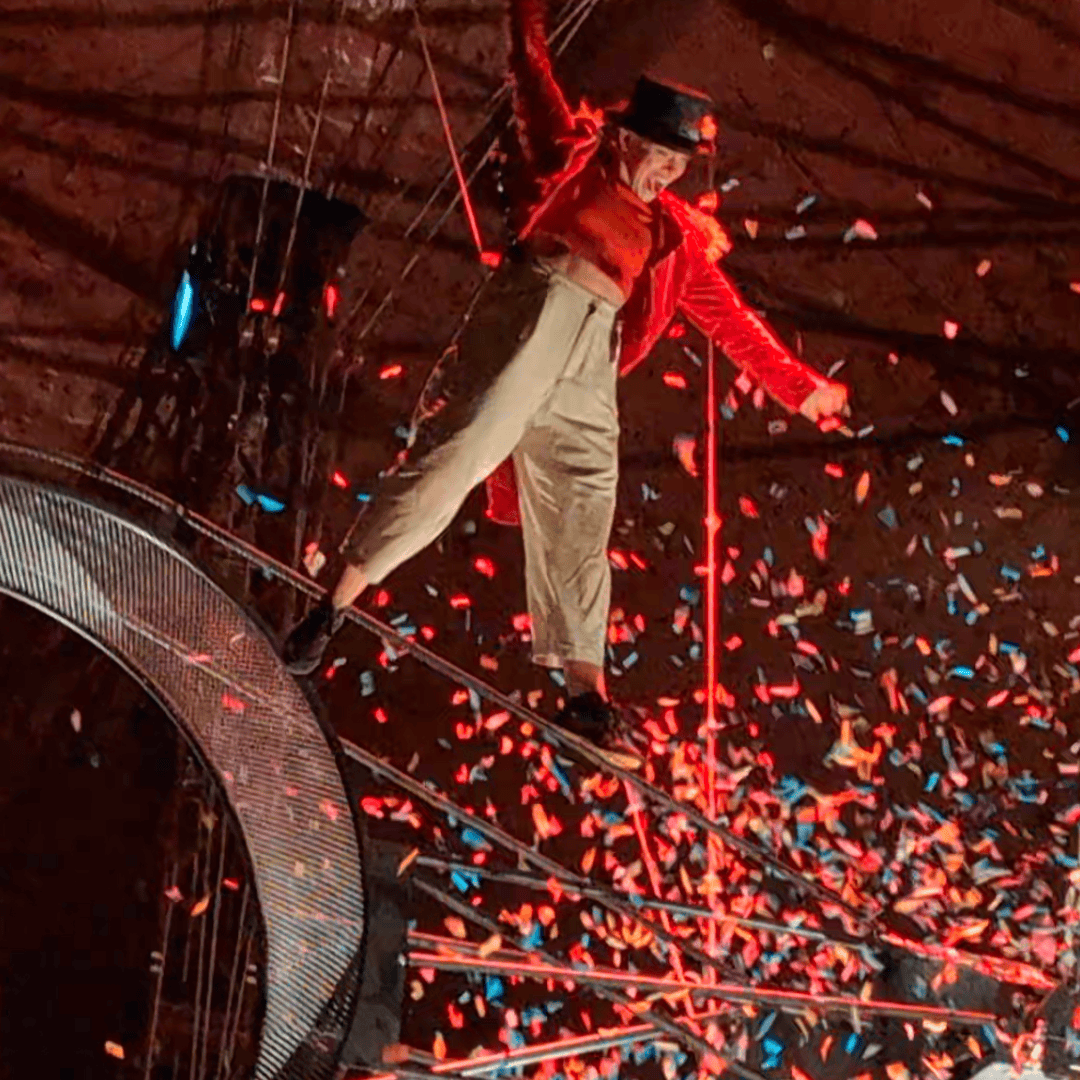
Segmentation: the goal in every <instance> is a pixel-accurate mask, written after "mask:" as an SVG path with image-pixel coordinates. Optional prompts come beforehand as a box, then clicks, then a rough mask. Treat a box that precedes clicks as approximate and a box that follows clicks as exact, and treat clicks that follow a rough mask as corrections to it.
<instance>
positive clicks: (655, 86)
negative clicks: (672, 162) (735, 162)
mask: <svg viewBox="0 0 1080 1080" xmlns="http://www.w3.org/2000/svg"><path fill="white" fill-rule="evenodd" d="M612 120H613V121H614V122H615V123H616V124H617V125H618V126H619V127H622V128H626V130H627V131H632V132H633V133H634V134H635V135H640V136H641V137H642V138H643V139H648V140H649V142H654V143H659V144H660V145H661V146H666V147H668V149H670V150H679V151H681V152H682V153H684V154H699V153H705V154H711V153H712V152H713V151H714V150H715V149H716V120H715V118H714V117H713V103H712V102H711V101H710V100H709V98H708V97H707V96H706V95H705V94H703V93H702V92H701V91H700V90H693V89H691V88H690V87H689V86H680V85H679V84H678V83H673V82H668V81H666V80H661V79H654V78H652V77H650V76H648V75H642V76H641V78H639V79H638V81H637V85H636V86H635V87H634V96H633V97H632V98H631V99H630V104H629V106H628V107H627V108H626V109H625V110H623V111H621V112H616V113H614V114H613V115H612Z"/></svg>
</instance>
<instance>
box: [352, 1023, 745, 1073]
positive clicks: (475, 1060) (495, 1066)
mask: <svg viewBox="0 0 1080 1080" xmlns="http://www.w3.org/2000/svg"><path fill="white" fill-rule="evenodd" d="M727 1011H728V1010H727V1009H719V1010H715V1011H711V1012H707V1013H702V1014H701V1016H700V1018H701V1019H702V1020H719V1019H721V1018H722V1017H724V1016H725V1015H727ZM676 1022H677V1023H684V1021H682V1020H678V1021H676ZM647 1039H648V1040H655V1039H656V1029H655V1028H653V1027H651V1026H650V1025H649V1024H632V1025H629V1026H626V1027H617V1028H604V1030H603V1031H602V1032H599V1033H597V1034H594V1035H571V1036H569V1037H568V1038H565V1039H553V1040H551V1041H550V1042H544V1043H534V1044H533V1045H532V1046H523V1047H521V1048H520V1049H519V1050H504V1051H502V1052H499V1053H492V1054H477V1055H476V1056H475V1057H470V1058H460V1059H458V1060H456V1061H440V1062H438V1063H437V1064H435V1065H432V1066H431V1068H430V1070H429V1071H428V1075H430V1074H431V1073H434V1074H435V1075H436V1076H447V1075H449V1076H483V1075H484V1074H485V1073H489V1072H497V1071H501V1070H502V1069H504V1068H507V1069H510V1068H516V1067H518V1066H521V1065H541V1064H543V1063H544V1062H546V1061H558V1060H560V1059H562V1058H568V1057H577V1056H579V1055H583V1054H596V1053H602V1052H603V1051H604V1050H609V1049H611V1048H612V1047H615V1046H627V1045H630V1044H633V1043H635V1042H644V1041H645V1040H647ZM407 1069H408V1066H406V1067H404V1068H403V1069H402V1068H399V1069H395V1071H394V1072H386V1073H379V1074H378V1075H376V1076H369V1077H367V1078H366V1080H394V1076H395V1075H397V1076H401V1075H403V1074H404V1073H405V1071H406V1070H407ZM346 1080H348V1077H346Z"/></svg>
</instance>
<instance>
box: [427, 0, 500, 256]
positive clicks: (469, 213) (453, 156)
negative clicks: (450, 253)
mask: <svg viewBox="0 0 1080 1080" xmlns="http://www.w3.org/2000/svg"><path fill="white" fill-rule="evenodd" d="M413 17H414V19H415V20H416V34H417V37H419V38H420V48H421V49H422V50H423V53H424V63H425V64H426V65H427V69H428V77H429V78H430V79H431V89H432V91H433V92H434V94H435V104H436V105H437V106H438V109H439V119H440V120H441V121H442V128H443V134H444V135H445V136H446V146H447V149H448V150H449V151H450V160H451V161H452V162H453V163H454V173H455V175H456V176H457V181H458V187H459V188H460V189H461V198H462V202H463V204H464V206H465V216H466V217H467V218H468V219H469V232H471V233H472V238H473V243H474V244H475V245H476V253H477V254H478V255H479V256H480V261H481V262H483V263H485V264H486V265H490V264H489V263H488V258H487V253H486V252H485V251H484V241H483V238H482V237H481V236H480V225H479V223H478V222H477V220H476V211H475V210H474V209H473V204H472V196H470V195H469V184H468V181H467V180H466V179H465V172H464V170H463V169H462V168H461V159H460V158H459V157H458V152H457V147H456V146H455V145H454V133H453V131H452V130H451V129H450V117H449V116H448V115H447V112H446V104H445V102H444V101H443V96H442V90H440V89H439V79H438V76H437V75H436V74H435V64H434V63H433V62H432V59H431V53H430V52H429V51H428V45H427V38H426V37H425V36H424V27H423V24H422V23H421V22H420V11H419V8H418V7H416V6H414V7H413Z"/></svg>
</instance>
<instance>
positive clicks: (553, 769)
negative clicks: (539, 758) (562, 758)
mask: <svg viewBox="0 0 1080 1080" xmlns="http://www.w3.org/2000/svg"><path fill="white" fill-rule="evenodd" d="M548 771H549V772H550V773H551V775H552V776H554V777H555V779H556V780H557V781H558V782H559V787H560V788H562V793H563V794H564V795H565V796H566V797H567V798H570V795H571V793H572V790H573V789H572V788H571V787H570V781H569V780H568V779H567V777H566V774H565V773H564V772H563V771H562V769H561V768H559V765H558V763H557V762H556V761H555V759H554V758H552V759H551V764H550V765H549V766H548Z"/></svg>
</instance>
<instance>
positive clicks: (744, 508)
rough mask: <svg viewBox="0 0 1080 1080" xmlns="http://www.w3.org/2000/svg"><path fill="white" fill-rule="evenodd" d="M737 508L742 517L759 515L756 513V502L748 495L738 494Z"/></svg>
mask: <svg viewBox="0 0 1080 1080" xmlns="http://www.w3.org/2000/svg"><path fill="white" fill-rule="evenodd" d="M739 510H740V512H741V513H742V515H743V517H748V518H756V517H760V516H761V515H760V514H759V513H758V508H757V504H756V503H755V502H754V500H753V499H751V498H750V496H749V495H740V496H739Z"/></svg>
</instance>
